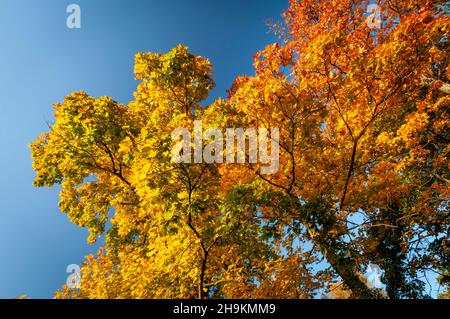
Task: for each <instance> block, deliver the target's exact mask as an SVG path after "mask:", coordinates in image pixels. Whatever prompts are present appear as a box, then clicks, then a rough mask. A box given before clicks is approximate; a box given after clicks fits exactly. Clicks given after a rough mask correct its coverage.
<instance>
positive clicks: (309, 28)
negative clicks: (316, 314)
mask: <svg viewBox="0 0 450 319" xmlns="http://www.w3.org/2000/svg"><path fill="white" fill-rule="evenodd" d="M369 3H370V2H369V1H361V0H359V1H351V0H340V1H338V0H321V1H317V0H303V1H301V2H298V1H293V0H292V1H290V5H289V8H288V9H287V10H286V12H285V13H284V18H285V23H284V24H283V25H280V26H275V27H276V29H277V31H278V32H279V35H280V43H277V44H273V45H269V46H267V47H266V48H265V49H264V50H262V51H261V52H259V53H257V54H256V55H255V57H254V65H255V74H254V75H253V76H243V77H239V78H237V79H236V81H235V82H234V84H233V86H232V87H231V88H230V90H229V94H228V97H227V98H226V99H218V100H216V101H214V102H213V103H212V104H211V105H209V106H202V105H201V102H202V101H204V100H205V99H206V98H207V96H208V94H209V92H210V91H211V89H213V88H214V85H215V84H214V81H213V79H212V66H211V64H210V62H209V61H208V60H207V59H205V58H203V57H200V56H197V55H194V54H192V53H190V52H189V51H188V50H187V48H186V47H184V46H177V47H175V48H174V49H172V50H171V51H170V52H168V53H167V54H154V53H138V54H137V55H136V59H135V70H134V71H135V77H136V79H137V80H139V81H140V82H139V84H138V87H137V90H136V92H135V94H134V99H133V101H131V102H130V103H129V104H128V105H122V104H120V103H117V102H116V101H114V100H112V99H111V98H108V97H100V98H97V99H96V98H93V97H91V96H89V95H88V94H86V93H85V92H75V93H72V94H71V95H69V96H67V97H66V98H65V100H64V101H63V103H60V104H56V105H55V114H54V115H55V122H54V124H52V125H51V126H50V132H48V133H44V134H42V135H41V136H40V137H38V138H37V140H36V141H35V142H33V143H32V144H31V152H32V157H33V168H34V170H35V171H36V172H37V175H36V179H35V185H36V186H53V185H55V184H60V185H61V187H62V189H61V192H60V203H59V206H60V209H61V211H63V212H64V213H66V214H67V215H68V217H69V218H70V219H71V221H72V222H74V223H75V224H77V225H79V226H81V227H86V228H87V229H88V230H89V233H90V236H89V238H88V240H89V241H90V242H94V241H95V240H96V239H97V238H98V237H99V236H102V235H104V236H105V242H106V246H105V247H104V248H103V249H102V250H100V251H99V252H98V254H97V255H96V256H88V257H87V260H86V262H85V263H84V265H83V267H82V280H81V288H79V289H70V288H68V287H63V288H62V289H61V290H60V291H58V292H57V294H56V295H57V297H59V298H194V297H198V298H207V297H210V298H311V297H314V296H315V295H317V294H318V292H320V291H323V290H324V289H325V290H326V289H328V290H332V289H333V287H336V285H338V286H339V287H341V288H339V289H341V292H340V293H339V294H338V293H335V296H341V297H343V296H345V297H346V298H347V297H351V298H385V297H388V298H422V297H427V295H426V293H425V287H424V283H423V281H422V280H420V276H421V275H423V274H424V273H426V272H428V271H434V272H438V273H441V274H445V272H446V271H448V269H449V268H450V257H449V256H450V254H449V249H450V246H449V245H450V244H449V235H450V226H449V221H450V213H449V211H448V203H449V198H450V196H449V195H450V188H449V180H450V172H449V169H450V163H449V160H448V156H449V150H450V143H449V142H450V133H449V132H450V117H449V112H450V107H449V103H450V97H449V94H450V89H449V88H450V67H449V64H448V62H449V61H448V60H449V38H448V36H449V30H450V24H449V22H450V19H449V16H448V3H447V2H446V1H438V0H436V1H432V0H404V1H394V0H393V1H379V2H377V4H378V6H379V9H380V16H381V17H382V21H380V27H379V28H375V29H374V28H372V27H371V26H370V25H369V23H368V20H367V15H366V8H367V6H368V5H369ZM196 120H201V121H202V123H203V127H204V128H205V129H206V128H224V129H225V128H230V127H240V128H266V129H271V128H279V132H280V136H279V146H280V153H279V170H278V172H277V173H275V174H271V175H270V174H262V173H261V171H260V165H259V164H257V163H256V164H255V163H237V164H229V163H220V162H219V163H174V162H173V161H171V151H172V146H173V142H174V141H173V138H172V132H173V131H174V130H175V129H176V128H179V127H183V128H187V129H188V130H192V129H193V127H194V121H196ZM369 263H374V264H377V265H378V266H379V267H380V269H381V270H382V272H383V273H382V277H381V281H382V283H383V284H384V286H385V289H384V290H385V291H382V292H380V290H379V289H375V288H374V287H371V285H369V284H367V282H366V280H365V278H364V276H362V275H361V274H362V273H363V272H364V270H365V267H366V266H367V265H368V264H369ZM324 264H325V265H324ZM337 280H338V281H339V283H338V284H337V283H336V281H337ZM332 294H333V293H332Z"/></svg>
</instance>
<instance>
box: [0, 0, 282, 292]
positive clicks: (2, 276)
mask: <svg viewBox="0 0 450 319" xmlns="http://www.w3.org/2000/svg"><path fill="white" fill-rule="evenodd" d="M71 3H76V4H78V5H79V6H80V7H81V29H68V28H67V27H66V19H67V16H68V14H67V13H66V8H67V6H68V5H69V4H71ZM286 7H287V0H264V1H261V0H241V1H234V0H220V1H219V0H214V1H213V0H181V1H175V0H158V1H156V0H154V1H138V0H128V1H118V0H95V1H92V0H90V1H89V0H71V1H64V0H40V1H33V0H28V1H24V0H2V1H1V2H0V107H1V116H0V130H1V131H0V132H1V138H0V143H1V144H0V146H1V150H2V152H1V156H0V167H1V173H0V253H1V257H0V298H14V297H17V296H19V295H22V294H27V295H29V296H30V297H32V298H49V297H52V294H53V292H54V291H55V290H56V289H58V288H59V287H60V286H61V285H62V284H63V283H64V282H65V280H66V277H67V275H68V274H67V273H66V267H67V266H68V265H69V264H79V263H81V261H82V260H83V256H85V255H86V254H89V253H93V252H95V251H96V250H97V248H98V245H94V246H89V245H87V244H86V238H87V232H86V231H85V230H84V229H80V228H78V227H76V226H75V225H73V224H71V223H70V222H69V220H68V219H67V217H66V216H65V215H64V214H62V213H60V212H59V211H58V189H57V188H52V189H45V188H40V189H37V188H33V186H32V181H33V178H34V172H33V171H32V169H31V159H30V155H29V150H28V148H27V145H28V143H30V142H31V141H33V140H34V139H35V138H36V136H38V135H39V134H40V133H41V132H44V131H47V126H46V121H52V104H54V103H57V102H60V101H62V99H63V97H64V96H65V95H67V94H69V93H70V92H72V91H77V90H81V89H83V90H85V91H86V92H88V93H89V94H91V95H93V96H95V97H97V96H101V95H108V96H111V97H112V98H114V99H115V100H117V101H119V102H121V103H127V102H128V101H130V100H131V99H132V93H133V91H134V88H135V86H136V84H137V82H136V81H134V79H133V59H134V54H135V53H136V52H139V51H152V52H161V53H164V52H167V51H169V50H170V49H171V48H172V47H173V46H175V45H177V44H185V45H187V46H189V48H190V50H191V51H192V52H194V53H196V54H199V55H202V56H205V57H207V58H209V59H210V60H211V62H212V63H213V66H214V74H215V80H216V82H217V87H216V89H215V90H214V91H213V94H212V98H215V97H218V96H225V94H226V93H225V92H226V89H227V88H229V87H230V85H231V83H232V82H233V79H234V78H235V77H236V76H238V75H242V74H252V72H253V68H252V56H253V54H254V53H256V52H257V51H258V50H260V49H262V48H263V47H264V46H265V45H266V44H270V43H273V42H275V41H276V38H275V36H274V35H272V34H270V33H269V32H268V27H267V25H266V21H267V20H268V19H273V20H275V21H276V20H280V14H281V12H282V11H283V10H284V9H285V8H286Z"/></svg>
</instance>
